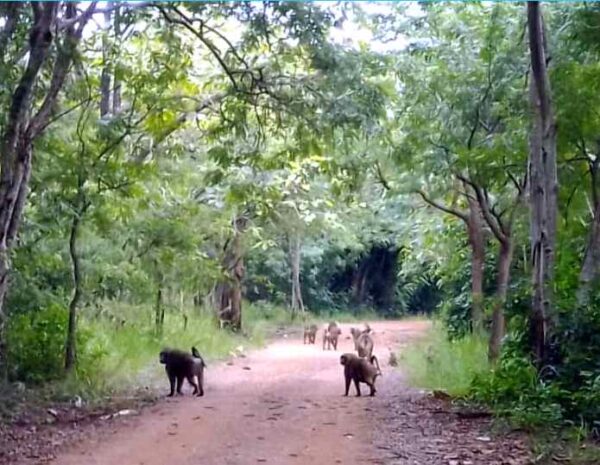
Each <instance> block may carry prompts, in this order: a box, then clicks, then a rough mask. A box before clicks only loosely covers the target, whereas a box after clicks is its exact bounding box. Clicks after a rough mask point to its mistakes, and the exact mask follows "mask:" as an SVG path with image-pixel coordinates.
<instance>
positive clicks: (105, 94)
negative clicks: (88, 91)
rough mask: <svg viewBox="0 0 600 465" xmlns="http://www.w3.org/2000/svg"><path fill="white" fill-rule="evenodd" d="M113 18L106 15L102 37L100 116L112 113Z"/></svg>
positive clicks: (109, 13) (110, 15)
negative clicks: (111, 57) (111, 56)
mask: <svg viewBox="0 0 600 465" xmlns="http://www.w3.org/2000/svg"><path fill="white" fill-rule="evenodd" d="M111 17H112V14H111V12H110V11H106V12H105V13H104V23H105V31H104V34H103V36H102V61H103V62H104V63H103V67H102V74H101V75H100V116H101V117H102V116H106V115H107V114H108V113H110V94H111V89H110V84H111V80H112V75H111V71H110V55H111V51H110V48H111V41H110V38H109V34H110V29H111Z"/></svg>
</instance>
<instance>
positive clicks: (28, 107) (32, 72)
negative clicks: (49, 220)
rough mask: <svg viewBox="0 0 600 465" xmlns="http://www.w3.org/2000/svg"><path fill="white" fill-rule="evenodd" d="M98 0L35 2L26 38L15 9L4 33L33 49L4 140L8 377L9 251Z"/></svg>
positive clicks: (0, 241) (2, 281) (1, 325)
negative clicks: (45, 79)
mask: <svg viewBox="0 0 600 465" xmlns="http://www.w3.org/2000/svg"><path fill="white" fill-rule="evenodd" d="M96 3H97V2H91V3H90V4H89V5H87V7H86V8H85V9H84V10H83V11H81V10H79V9H78V8H77V4H76V3H67V2H64V3H63V2H39V3H38V2H31V3H30V7H31V21H29V19H27V21H28V23H27V28H28V37H15V36H14V34H15V30H16V27H15V23H16V22H17V21H18V20H19V19H20V18H21V16H20V15H18V13H16V12H15V11H12V12H9V21H8V22H7V23H6V24H5V27H6V28H5V29H3V31H2V32H3V33H4V34H5V36H6V40H7V41H9V40H14V41H19V44H20V46H21V51H23V50H24V49H25V47H27V46H28V47H29V50H28V54H27V55H28V58H27V64H26V66H25V67H24V68H23V69H22V71H21V74H20V76H19V78H17V81H18V82H17V84H16V86H15V87H14V89H13V91H12V94H11V101H10V108H9V111H8V116H7V118H6V123H5V124H4V127H3V132H2V136H1V138H0V146H1V150H2V153H1V158H0V178H1V179H0V371H2V373H3V374H4V375H5V374H6V366H5V364H6V361H5V354H6V346H5V344H6V343H5V338H4V335H5V327H6V321H7V316H6V309H5V308H4V306H3V304H4V300H5V296H6V293H7V290H8V285H9V280H8V277H9V273H10V269H11V263H10V254H11V249H12V247H13V243H14V239H15V237H16V235H17V232H18V229H19V225H20V222H21V216H22V213H23V208H24V206H25V203H26V200H27V194H28V187H29V179H30V176H31V169H32V163H33V150H34V142H35V141H36V140H37V139H38V138H39V137H40V135H41V134H42V133H43V132H44V131H45V129H46V127H47V126H48V124H49V123H50V121H51V118H52V110H53V108H54V107H55V104H56V101H57V99H58V96H59V93H60V91H61V90H62V88H63V86H64V83H65V80H66V77H67V74H68V72H69V69H70V68H71V65H72V63H73V60H74V59H75V56H76V51H77V47H78V45H79V42H80V40H81V37H82V34H83V30H84V28H85V26H86V24H87V22H88V21H89V19H90V18H91V17H92V15H93V14H94V12H95V10H96ZM17 18H19V19H17ZM53 45H56V53H53V52H52V46H53ZM2 55H4V50H2ZM47 68H49V69H50V70H51V71H50V72H51V78H50V83H49V85H48V86H47V87H46V88H45V90H44V91H43V94H42V95H41V96H40V95H39V94H38V93H37V92H36V89H37V84H38V82H39V80H40V78H41V75H42V73H43V72H44V70H45V69H47ZM40 102H41V103H40ZM38 103H39V106H38Z"/></svg>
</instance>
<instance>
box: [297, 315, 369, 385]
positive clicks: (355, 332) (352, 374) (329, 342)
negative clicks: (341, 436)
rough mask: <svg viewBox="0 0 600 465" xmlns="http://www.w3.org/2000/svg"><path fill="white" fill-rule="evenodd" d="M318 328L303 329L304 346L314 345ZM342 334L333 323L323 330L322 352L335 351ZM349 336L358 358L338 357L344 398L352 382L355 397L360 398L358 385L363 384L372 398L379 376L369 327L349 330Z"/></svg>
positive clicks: (352, 355)
mask: <svg viewBox="0 0 600 465" xmlns="http://www.w3.org/2000/svg"><path fill="white" fill-rule="evenodd" d="M317 330H318V327H317V325H315V324H312V325H310V326H306V327H305V328H304V344H306V343H308V344H314V343H315V340H316V338H317ZM341 334H342V330H341V329H340V328H339V326H338V325H337V323H336V322H335V321H332V322H331V323H329V325H327V327H326V328H324V329H323V350H326V349H327V350H330V349H331V348H332V347H333V350H337V344H338V339H339V337H340V335H341ZM350 334H351V335H352V339H353V340H354V349H355V350H356V352H357V353H358V356H357V355H355V354H351V353H346V354H342V355H341V356H340V364H341V365H343V366H344V380H345V382H346V391H345V394H344V396H347V395H348V391H349V389H350V383H351V382H354V386H355V388H356V395H357V396H360V383H365V384H366V385H367V386H369V389H370V390H371V392H370V395H371V396H374V395H375V392H377V390H376V389H375V379H376V378H377V376H380V375H381V369H380V368H379V361H378V360H377V357H375V355H373V346H374V344H373V338H372V337H371V327H370V326H369V325H368V324H365V328H364V329H363V330H360V329H358V328H350Z"/></svg>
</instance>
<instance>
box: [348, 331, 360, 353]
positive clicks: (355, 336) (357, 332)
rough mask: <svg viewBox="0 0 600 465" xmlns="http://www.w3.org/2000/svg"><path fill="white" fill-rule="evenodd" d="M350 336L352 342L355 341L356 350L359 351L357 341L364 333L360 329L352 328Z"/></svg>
mask: <svg viewBox="0 0 600 465" xmlns="http://www.w3.org/2000/svg"><path fill="white" fill-rule="evenodd" d="M350 334H351V335H352V340H353V341H354V349H357V347H356V340H357V339H358V336H360V335H361V334H362V331H361V330H360V329H358V328H350Z"/></svg>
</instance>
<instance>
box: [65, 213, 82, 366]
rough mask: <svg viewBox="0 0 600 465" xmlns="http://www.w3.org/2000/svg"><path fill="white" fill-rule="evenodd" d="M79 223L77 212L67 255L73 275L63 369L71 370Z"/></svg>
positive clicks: (78, 274)
mask: <svg viewBox="0 0 600 465" xmlns="http://www.w3.org/2000/svg"><path fill="white" fill-rule="evenodd" d="M80 225H81V216H80V213H79V212H76V213H75V214H74V215H73V219H72V221H71V231H70V234H69V256H70V258H71V266H72V275H73V295H72V297H71V302H69V325H68V327H67V341H66V344H65V371H67V372H71V371H72V370H73V369H74V368H75V363H76V361H77V344H76V341H77V308H78V306H79V301H80V300H81V258H80V257H79V251H78V247H77V246H78V243H77V239H78V237H79V229H80Z"/></svg>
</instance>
